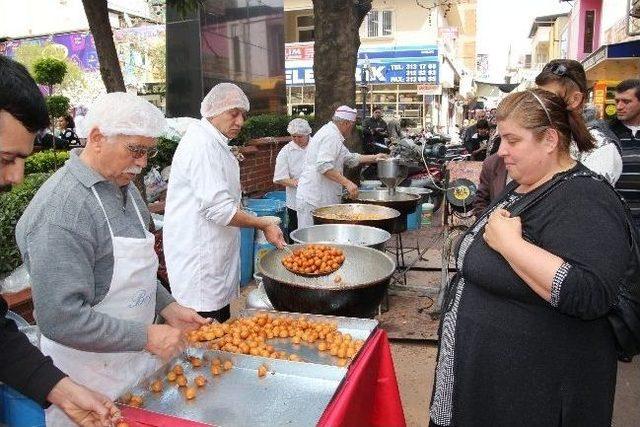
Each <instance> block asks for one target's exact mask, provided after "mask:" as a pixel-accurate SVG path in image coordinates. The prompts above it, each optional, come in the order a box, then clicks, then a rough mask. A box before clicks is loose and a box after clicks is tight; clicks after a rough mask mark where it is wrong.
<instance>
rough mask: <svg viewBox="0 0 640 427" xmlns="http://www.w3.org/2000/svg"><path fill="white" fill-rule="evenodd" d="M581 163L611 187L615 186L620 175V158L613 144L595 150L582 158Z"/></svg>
mask: <svg viewBox="0 0 640 427" xmlns="http://www.w3.org/2000/svg"><path fill="white" fill-rule="evenodd" d="M581 162H582V164H583V165H585V166H586V167H587V168H589V169H591V170H592V171H593V172H595V173H597V174H599V175H602V176H603V177H604V178H605V179H606V180H607V181H609V183H610V184H611V185H615V184H616V182H617V181H618V178H620V174H622V158H621V157H620V153H619V152H618V149H617V148H616V146H615V144H614V143H608V144H604V145H602V146H600V147H598V148H596V149H595V150H593V151H592V152H590V153H589V154H588V155H586V156H584V157H582V159H581Z"/></svg>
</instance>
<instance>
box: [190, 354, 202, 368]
mask: <svg viewBox="0 0 640 427" xmlns="http://www.w3.org/2000/svg"><path fill="white" fill-rule="evenodd" d="M189 362H191V366H193V367H194V368H199V367H200V366H202V359H200V358H199V357H195V356H194V357H190V358H189Z"/></svg>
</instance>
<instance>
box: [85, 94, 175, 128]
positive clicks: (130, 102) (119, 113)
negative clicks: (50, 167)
mask: <svg viewBox="0 0 640 427" xmlns="http://www.w3.org/2000/svg"><path fill="white" fill-rule="evenodd" d="M95 127H97V128H98V129H99V130H100V132H101V133H102V134H103V135H105V136H114V135H139V136H148V137H151V138H157V137H159V136H160V135H162V134H163V133H164V132H165V130H166V128H167V121H166V119H165V118H164V114H162V111H160V110H158V108H157V107H155V106H154V105H153V104H151V103H150V102H149V101H147V100H146V99H143V98H140V97H139V96H136V95H133V94H130V93H125V92H111V93H107V94H106V95H102V96H100V97H99V98H98V99H97V100H96V101H95V102H94V103H93V105H92V106H91V107H89V112H88V113H87V115H86V116H85V118H84V120H82V128H83V129H81V130H80V133H82V134H84V135H87V134H88V133H89V131H90V130H91V129H93V128H95Z"/></svg>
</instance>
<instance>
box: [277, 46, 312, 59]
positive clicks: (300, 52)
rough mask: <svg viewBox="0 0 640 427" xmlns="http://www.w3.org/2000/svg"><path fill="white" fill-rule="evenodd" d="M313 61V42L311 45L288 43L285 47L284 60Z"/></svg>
mask: <svg viewBox="0 0 640 427" xmlns="http://www.w3.org/2000/svg"><path fill="white" fill-rule="evenodd" d="M304 59H309V60H312V59H313V42H310V43H287V44H286V45H285V46H284V60H285V61H289V60H304Z"/></svg>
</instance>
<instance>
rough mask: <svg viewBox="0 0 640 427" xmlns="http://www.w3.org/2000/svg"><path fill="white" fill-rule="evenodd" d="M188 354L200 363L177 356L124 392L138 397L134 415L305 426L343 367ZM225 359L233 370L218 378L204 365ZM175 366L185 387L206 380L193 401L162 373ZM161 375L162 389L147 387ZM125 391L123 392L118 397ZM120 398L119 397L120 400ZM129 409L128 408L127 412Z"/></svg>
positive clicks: (203, 352) (197, 351)
mask: <svg viewBox="0 0 640 427" xmlns="http://www.w3.org/2000/svg"><path fill="white" fill-rule="evenodd" d="M187 355H189V356H199V357H202V358H203V362H204V363H203V366H202V367H199V368H193V367H192V366H191V364H190V363H188V362H186V361H185V358H184V356H181V357H177V358H175V359H174V360H172V361H171V362H170V363H168V364H167V365H165V366H163V367H162V368H160V369H159V370H158V371H156V372H155V373H154V374H153V375H151V376H150V377H149V378H146V379H144V380H142V381H140V383H138V384H137V385H136V386H134V387H133V388H131V389H130V390H128V392H130V393H133V394H136V395H140V396H142V398H143V400H144V405H143V409H142V410H140V411H135V413H137V414H139V416H140V419H135V418H134V419H128V421H141V422H144V419H143V418H144V417H142V415H140V414H144V413H145V412H152V413H156V414H166V415H168V416H173V417H177V418H179V419H185V420H190V421H197V422H202V423H206V424H210V425H216V426H248V425H251V426H272V425H287V426H309V425H314V424H316V423H317V422H318V420H319V419H320V417H321V416H322V413H323V412H324V410H325V408H326V406H327V405H328V404H329V402H330V401H331V399H332V397H333V395H334V394H335V392H336V390H337V389H338V387H339V386H340V383H341V381H342V380H343V378H344V376H345V374H346V371H347V370H346V368H338V367H336V366H327V365H318V364H311V363H303V362H290V361H285V360H274V359H268V358H263V357H257V356H248V355H244V354H233V353H227V352H223V351H214V350H202V349H193V348H192V349H189V350H188V351H187ZM215 357H217V358H219V359H220V360H222V361H224V360H231V361H232V362H233V368H232V369H231V370H229V371H227V372H224V373H222V374H221V375H218V376H215V377H214V376H212V375H211V371H210V369H209V365H210V361H211V360H212V358H215ZM177 363H179V364H181V365H182V366H183V369H184V375H185V376H186V377H187V380H188V381H189V385H190V386H191V385H192V383H193V379H194V378H195V377H196V376H198V375H204V376H205V377H206V378H207V380H208V383H207V385H206V386H205V387H204V388H200V389H198V394H197V397H196V398H195V399H194V400H186V398H185V397H184V396H183V394H182V392H181V391H180V390H179V388H178V386H177V385H176V384H175V383H170V382H169V381H168V380H167V379H166V375H167V373H168V372H169V371H170V370H171V369H172V368H173V366H175V364H177ZM262 364H265V365H266V366H267V368H268V370H269V372H268V373H267V375H266V377H264V378H259V377H258V373H257V372H258V367H259V366H260V365H262ZM156 379H162V381H163V391H162V393H153V392H151V391H150V390H149V387H150V384H151V382H153V381H155V380H156ZM125 394H126V393H124V394H123V396H124V395H125ZM120 400H121V399H120ZM132 413H133V412H132Z"/></svg>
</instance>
